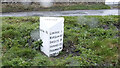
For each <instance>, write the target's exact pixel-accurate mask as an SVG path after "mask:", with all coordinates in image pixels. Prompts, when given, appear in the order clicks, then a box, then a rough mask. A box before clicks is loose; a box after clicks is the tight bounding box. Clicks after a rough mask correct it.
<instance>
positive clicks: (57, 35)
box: [40, 17, 64, 57]
mask: <svg viewBox="0 0 120 68" xmlns="http://www.w3.org/2000/svg"><path fill="white" fill-rule="evenodd" d="M63 36H64V18H63V17H40V39H42V41H43V44H42V46H43V47H41V51H42V52H44V53H45V54H46V55H47V56H48V57H50V56H57V55H58V54H59V52H60V51H61V50H62V49H63Z"/></svg>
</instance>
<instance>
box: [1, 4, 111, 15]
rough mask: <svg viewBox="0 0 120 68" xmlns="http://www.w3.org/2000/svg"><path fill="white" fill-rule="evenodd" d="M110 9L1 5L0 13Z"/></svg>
mask: <svg viewBox="0 0 120 68" xmlns="http://www.w3.org/2000/svg"><path fill="white" fill-rule="evenodd" d="M99 9H110V7H109V6H107V5H104V4H74V5H54V6H52V7H50V8H44V7H41V6H40V5H39V4H32V5H29V6H26V5H22V4H19V3H17V4H2V12H3V13H5V12H23V11H65V10H99Z"/></svg>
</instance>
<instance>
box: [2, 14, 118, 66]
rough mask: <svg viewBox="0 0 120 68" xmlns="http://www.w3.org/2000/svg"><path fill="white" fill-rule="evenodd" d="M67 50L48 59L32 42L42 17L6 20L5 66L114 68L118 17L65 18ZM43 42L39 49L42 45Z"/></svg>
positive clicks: (9, 18)
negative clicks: (111, 67) (108, 67)
mask: <svg viewBox="0 0 120 68" xmlns="http://www.w3.org/2000/svg"><path fill="white" fill-rule="evenodd" d="M64 18H65V26H64V29H65V32H64V49H63V51H62V52H61V53H60V54H59V55H58V56H57V57H50V58H48V57H46V56H45V55H43V54H41V53H40V50H39V49H36V47H38V46H36V45H38V43H37V44H36V41H31V44H29V42H30V32H31V31H32V30H35V29H38V28H39V17H3V18H2V20H3V24H2V47H3V48H2V49H3V57H2V61H3V65H4V66H92V65H93V66H115V65H117V63H118V59H119V58H118V56H119V54H118V48H119V46H120V43H119V42H118V39H120V38H119V34H118V29H119V22H118V20H119V16H85V17H64ZM41 44H42V43H41V41H40V43H39V45H41Z"/></svg>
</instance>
